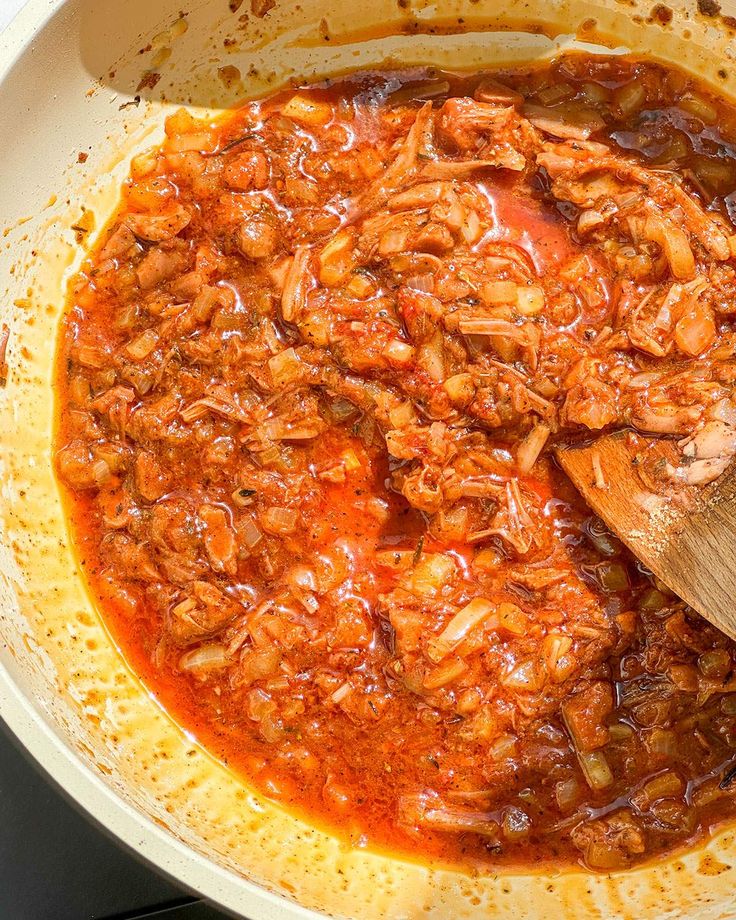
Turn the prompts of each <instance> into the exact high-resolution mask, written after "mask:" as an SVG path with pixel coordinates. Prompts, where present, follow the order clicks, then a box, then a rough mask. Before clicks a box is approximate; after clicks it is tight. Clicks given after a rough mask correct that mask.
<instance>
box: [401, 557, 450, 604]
mask: <svg viewBox="0 0 736 920" xmlns="http://www.w3.org/2000/svg"><path fill="white" fill-rule="evenodd" d="M455 568H456V566H455V560H454V559H453V558H452V556H446V555H444V554H443V553H427V554H426V555H424V556H422V558H421V559H420V560H419V562H418V563H417V564H416V566H415V567H414V571H413V572H412V574H411V577H410V579H409V588H410V590H411V591H413V592H414V593H415V594H419V595H421V596H423V597H436V596H437V595H438V594H439V593H440V591H442V589H443V588H444V586H445V585H446V584H448V583H449V581H450V580H451V578H452V576H453V575H454V574H455Z"/></svg>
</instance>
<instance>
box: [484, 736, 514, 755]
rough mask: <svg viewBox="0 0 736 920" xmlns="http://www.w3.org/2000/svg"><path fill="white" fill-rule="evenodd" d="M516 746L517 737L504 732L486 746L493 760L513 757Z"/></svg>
mask: <svg viewBox="0 0 736 920" xmlns="http://www.w3.org/2000/svg"><path fill="white" fill-rule="evenodd" d="M518 748H519V739H518V738H517V737H516V735H510V734H506V733H504V734H503V735H499V736H498V738H496V740H495V741H494V742H493V744H492V745H491V746H490V747H489V748H488V754H489V756H490V757H492V758H493V760H505V759H506V758H507V757H514V756H515V755H516V752H517V750H518Z"/></svg>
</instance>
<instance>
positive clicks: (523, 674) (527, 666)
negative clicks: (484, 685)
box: [501, 659, 544, 693]
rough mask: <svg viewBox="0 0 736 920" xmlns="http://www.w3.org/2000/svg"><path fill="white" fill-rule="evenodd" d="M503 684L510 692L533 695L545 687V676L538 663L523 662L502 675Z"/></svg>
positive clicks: (531, 661)
mask: <svg viewBox="0 0 736 920" xmlns="http://www.w3.org/2000/svg"><path fill="white" fill-rule="evenodd" d="M501 683H502V684H503V685H504V687H508V688H509V689H510V690H521V691H524V692H527V693H533V692H534V691H536V690H541V688H542V687H543V686H544V675H543V674H542V672H541V669H540V668H539V665H538V664H537V662H536V661H533V660H531V659H530V660H529V661H522V662H521V664H517V665H516V667H515V668H513V670H511V671H509V672H508V673H506V674H504V675H502V677H501Z"/></svg>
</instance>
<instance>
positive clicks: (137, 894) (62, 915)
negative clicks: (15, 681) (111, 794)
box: [0, 722, 225, 920]
mask: <svg viewBox="0 0 736 920" xmlns="http://www.w3.org/2000/svg"><path fill="white" fill-rule="evenodd" d="M143 917H146V918H153V917H155V918H156V920H225V914H223V913H221V912H220V911H218V910H215V909H214V908H212V907H210V906H209V905H208V904H205V903H204V902H203V901H198V900H197V899H196V898H193V897H191V896H190V895H189V894H188V893H186V892H184V891H181V890H180V889H179V888H177V887H175V886H174V885H173V884H172V883H171V882H169V881H167V880H166V879H163V878H161V877H160V876H159V875H157V874H156V873H155V872H154V871H153V870H152V869H150V868H149V867H148V866H147V865H144V863H142V862H140V861H138V860H137V859H136V858H135V857H134V856H132V855H131V854H130V853H128V852H127V851H125V850H122V849H121V848H120V847H119V846H118V845H117V844H116V843H115V842H114V841H113V839H112V838H111V837H108V836H106V835H105V834H104V833H103V832H102V831H100V830H98V829H97V828H96V827H94V826H93V825H92V824H91V823H90V822H89V821H88V820H87V818H86V817H85V816H84V815H83V814H82V813H81V812H80V811H78V810H77V808H76V807H75V806H74V805H72V804H71V803H70V802H69V801H67V799H66V798H65V797H64V796H63V795H62V794H61V793H60V792H58V791H57V790H56V789H55V788H54V787H53V786H52V785H51V784H50V783H49V782H48V781H47V780H46V779H45V778H44V777H43V776H42V775H41V773H40V771H39V770H38V768H37V767H36V766H35V765H34V764H33V763H32V762H31V760H30V759H29V758H28V756H27V755H26V754H25V752H21V749H20V747H19V746H18V745H17V744H16V742H15V741H14V740H13V739H12V738H11V737H10V735H9V733H8V731H7V729H6V728H5V726H4V725H3V723H2V722H0V918H8V920H10V918H12V920H134V918H135V920H138V918H143Z"/></svg>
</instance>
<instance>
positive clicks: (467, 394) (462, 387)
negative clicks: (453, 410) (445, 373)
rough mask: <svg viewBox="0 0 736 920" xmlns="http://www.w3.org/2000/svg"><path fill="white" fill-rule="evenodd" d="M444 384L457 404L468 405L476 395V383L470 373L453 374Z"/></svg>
mask: <svg viewBox="0 0 736 920" xmlns="http://www.w3.org/2000/svg"><path fill="white" fill-rule="evenodd" d="M442 386H443V388H444V390H445V392H446V393H447V395H448V396H449V397H450V401H451V402H452V403H453V404H454V405H456V406H466V405H467V404H468V403H469V402H470V400H471V399H472V398H473V397H474V396H475V383H474V382H473V378H472V376H471V375H470V374H453V376H452V377H448V378H447V380H445V381H444V383H443V384H442Z"/></svg>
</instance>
